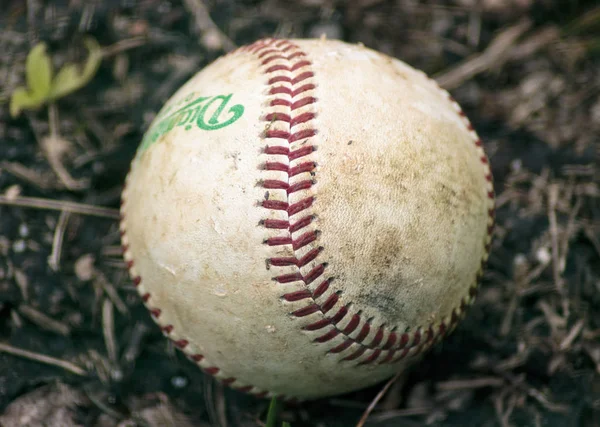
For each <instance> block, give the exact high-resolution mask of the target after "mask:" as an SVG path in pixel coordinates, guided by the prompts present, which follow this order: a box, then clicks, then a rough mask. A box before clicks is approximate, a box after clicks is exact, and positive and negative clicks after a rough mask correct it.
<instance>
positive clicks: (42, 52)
mask: <svg viewBox="0 0 600 427" xmlns="http://www.w3.org/2000/svg"><path fill="white" fill-rule="evenodd" d="M25 76H26V78H27V86H28V87H29V92H30V94H31V95H32V96H33V97H34V98H36V99H40V100H41V99H46V97H47V96H48V93H49V92H50V82H51V80H52V61H51V60H50V57H49V56H48V54H47V53H46V44H45V43H38V44H36V45H35V46H34V47H33V49H31V51H30V52H29V54H28V55H27V61H26V63H25Z"/></svg>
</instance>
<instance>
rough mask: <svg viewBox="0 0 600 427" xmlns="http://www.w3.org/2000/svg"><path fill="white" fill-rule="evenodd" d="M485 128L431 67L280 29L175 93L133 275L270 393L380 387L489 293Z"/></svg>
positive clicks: (215, 366) (181, 334) (196, 341)
mask: <svg viewBox="0 0 600 427" xmlns="http://www.w3.org/2000/svg"><path fill="white" fill-rule="evenodd" d="M493 197H494V196H493V186H492V177H491V174H490V168H489V165H488V161H487V158H486V156H485V153H484V151H483V149H482V145H481V141H480V140H479V139H478V137H477V135H476V134H475V132H474V131H473V128H472V126H471V125H470V124H469V122H468V120H467V119H466V118H465V116H464V114H463V113H462V111H461V109H460V107H459V106H458V105H457V104H456V102H454V101H453V100H452V98H451V97H450V96H449V95H448V94H447V93H446V92H445V91H443V90H441V89H440V88H438V87H437V86H436V84H435V83H434V82H433V81H432V80H430V79H428V78H427V77H426V76H425V75H424V74H423V73H421V72H420V71H417V70H415V69H413V68H411V67H410V66H408V65H406V64H405V63H403V62H401V61H398V60H396V59H393V58H390V57H388V56H385V55H383V54H380V53H378V52H375V51H373V50H370V49H367V48H365V47H363V46H359V45H350V44H346V43H343V42H339V41H330V40H277V39H266V40H260V41H258V42H256V43H254V44H252V45H249V46H245V47H242V48H240V49H237V50H236V51H234V52H232V53H229V54H228V55H226V56H224V57H222V58H220V59H218V60H217V61H215V62H214V63H213V64H211V65H209V66H208V67H206V68H205V69H203V70H202V71H200V72H199V73H198V74H196V75H195V76H194V77H193V78H192V79H191V80H190V81H188V82H187V83H186V84H185V85H184V86H183V87H182V88H181V89H179V90H178V91H177V92H176V93H175V95H173V97H172V98H171V99H170V100H169V101H168V102H167V103H166V105H165V106H164V108H163V109H162V110H161V112H160V113H159V115H158V116H157V117H156V119H155V120H154V122H153V124H152V126H151V127H150V129H149V130H148V132H147V133H146V135H145V137H144V140H143V142H142V144H141V145H140V148H139V150H138V152H137V155H136V157H135V159H134V161H133V163H132V167H131V171H130V173H129V176H128V178H127V182H126V188H125V190H124V192H123V205H122V209H121V213H122V218H123V219H122V222H121V232H122V235H123V237H122V241H123V246H124V251H125V259H126V261H127V264H128V267H129V270H130V274H131V277H132V279H133V282H134V283H135V285H136V286H137V289H138V290H139V292H140V294H141V296H142V299H143V301H144V303H145V304H146V306H147V307H148V309H149V310H150V312H151V313H152V315H153V317H154V318H155V320H156V322H157V323H158V324H159V325H160V327H161V328H162V331H163V332H164V334H165V335H167V336H168V337H169V338H170V339H172V340H173V341H174V343H175V345H176V346H177V347H179V348H180V349H181V350H183V351H184V352H185V354H186V355H187V356H188V357H189V358H190V359H191V360H193V361H194V362H196V363H197V364H198V365H199V366H200V367H201V368H202V369H203V370H204V371H205V372H207V373H209V374H211V375H214V376H215V377H216V378H217V379H219V380H221V381H222V382H223V383H225V384H227V385H229V386H231V387H233V388H235V389H238V390H243V391H246V392H250V393H253V394H255V395H260V396H272V395H278V396H285V397H287V398H292V397H297V398H303V399H306V398H317V397H321V396H327V395H333V394H337V393H343V392H347V391H351V390H355V389H357V388H361V387H366V386H369V385H373V384H375V383H377V382H379V381H381V380H383V379H385V378H388V377H390V376H391V375H393V374H394V373H395V372H397V371H399V370H401V369H403V368H405V367H406V366H407V364H409V363H412V362H413V361H414V360H416V359H418V356H419V355H420V354H422V353H423V351H425V350H426V349H428V348H429V347H431V346H432V345H433V344H434V343H435V342H437V341H438V340H439V339H441V338H442V337H443V336H444V335H446V334H447V333H449V331H450V330H451V329H453V328H454V327H455V325H456V324H457V322H458V321H459V319H460V318H461V317H462V316H463V315H464V313H465V310H466V309H467V307H468V306H469V305H470V304H471V303H472V301H473V299H474V297H475V293H476V289H477V282H478V280H479V279H480V277H481V274H482V268H483V264H484V263H485V261H486V259H487V256H488V251H489V245H490V239H491V232H492V227H493V205H494V200H493Z"/></svg>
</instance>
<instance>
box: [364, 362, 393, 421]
mask: <svg viewBox="0 0 600 427" xmlns="http://www.w3.org/2000/svg"><path fill="white" fill-rule="evenodd" d="M401 374H402V372H398V373H397V374H396V375H394V376H393V377H392V378H391V379H390V380H389V381H388V382H387V383H386V384H385V385H384V386H383V388H382V389H381V390H379V393H377V395H376V396H375V398H374V399H373V400H372V401H371V403H370V404H369V406H368V407H367V409H366V410H365V412H364V413H363V415H362V417H360V420H359V421H358V423H357V424H356V427H363V426H364V425H365V423H366V422H367V418H369V415H370V414H371V412H373V409H375V406H377V403H379V401H380V400H381V399H382V398H383V396H384V395H385V393H386V392H387V391H388V390H389V388H390V387H391V386H392V384H394V383H395V382H396V381H397V380H398V378H399V377H400V375H401Z"/></svg>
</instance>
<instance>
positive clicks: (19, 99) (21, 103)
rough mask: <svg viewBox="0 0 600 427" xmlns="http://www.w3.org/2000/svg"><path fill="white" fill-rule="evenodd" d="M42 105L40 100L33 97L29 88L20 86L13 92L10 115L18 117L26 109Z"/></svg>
mask: <svg viewBox="0 0 600 427" xmlns="http://www.w3.org/2000/svg"><path fill="white" fill-rule="evenodd" d="M40 105H41V103H40V102H39V100H37V99H35V98H33V97H32V96H31V95H30V94H29V92H27V89H25V88H24V87H18V88H16V89H15V90H14V92H13V93H12V96H11V98H10V115H11V117H17V116H18V115H19V114H21V111H22V110H24V109H34V108H37V107H39V106H40Z"/></svg>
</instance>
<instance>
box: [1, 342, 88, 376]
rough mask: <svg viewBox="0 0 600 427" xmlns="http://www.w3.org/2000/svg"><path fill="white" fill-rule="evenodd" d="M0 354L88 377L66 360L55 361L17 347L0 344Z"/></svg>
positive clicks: (52, 358) (81, 369) (49, 357)
mask: <svg viewBox="0 0 600 427" xmlns="http://www.w3.org/2000/svg"><path fill="white" fill-rule="evenodd" d="M0 353H6V354H11V355H13V356H18V357H22V358H24V359H29V360H33V361H34V362H39V363H44V364H46V365H51V366H56V367H57V368H61V369H64V370H66V371H69V372H71V373H72V374H75V375H80V376H82V377H86V376H88V372H87V371H86V370H85V369H83V368H81V367H80V366H78V365H76V364H74V363H71V362H68V361H66V360H61V359H57V358H55V357H52V356H46V355H45V354H40V353H35V352H33V351H28V350H23V349H20V348H17V347H13V346H12V345H9V344H4V343H0Z"/></svg>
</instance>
